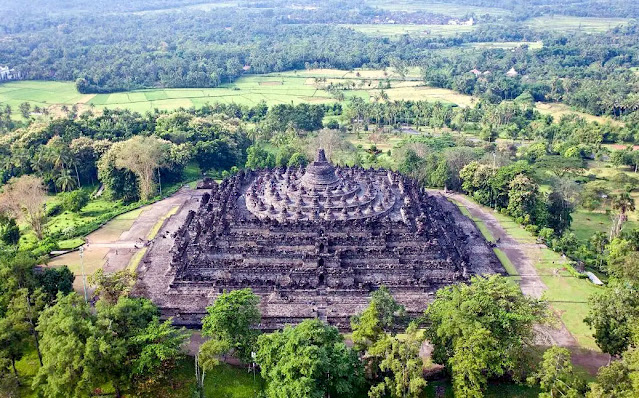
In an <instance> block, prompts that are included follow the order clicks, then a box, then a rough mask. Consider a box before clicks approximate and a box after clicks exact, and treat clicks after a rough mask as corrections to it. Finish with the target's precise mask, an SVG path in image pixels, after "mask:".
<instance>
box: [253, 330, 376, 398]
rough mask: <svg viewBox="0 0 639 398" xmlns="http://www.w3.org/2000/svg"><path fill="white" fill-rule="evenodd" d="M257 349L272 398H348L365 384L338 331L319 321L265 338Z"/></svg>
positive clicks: (359, 369)
mask: <svg viewBox="0 0 639 398" xmlns="http://www.w3.org/2000/svg"><path fill="white" fill-rule="evenodd" d="M257 345H258V347H259V349H258V352H257V363H258V364H259V365H260V368H261V373H262V377H264V379H265V380H267V382H268V386H267V390H266V394H267V396H268V397H270V398H324V397H326V396H330V397H334V398H340V397H343V398H347V397H352V396H355V395H356V393H357V392H358V391H359V390H360V388H361V386H362V384H363V376H362V373H363V372H362V368H361V364H360V362H359V360H358V359H357V356H356V355H355V353H354V352H353V351H352V350H351V349H350V348H348V347H347V346H346V344H344V339H343V337H342V336H341V335H340V334H339V331H338V330H337V328H335V327H333V326H328V325H326V324H324V323H322V322H321V321H320V320H318V319H313V320H305V321H303V322H302V323H300V324H299V325H297V326H295V327H291V326H287V327H286V328H285V329H284V330H282V331H279V332H274V333H271V334H263V335H261V336H260V337H259V339H258V343H257Z"/></svg>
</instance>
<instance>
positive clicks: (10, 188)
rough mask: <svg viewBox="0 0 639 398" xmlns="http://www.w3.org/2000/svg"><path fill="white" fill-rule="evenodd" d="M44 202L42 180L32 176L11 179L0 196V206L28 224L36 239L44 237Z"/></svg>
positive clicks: (44, 195) (44, 194)
mask: <svg viewBox="0 0 639 398" xmlns="http://www.w3.org/2000/svg"><path fill="white" fill-rule="evenodd" d="M45 201H46V191H45V190H44V185H43V182H42V179H41V178H38V177H36V176H32V175H25V176H22V177H19V178H12V179H11V180H9V183H8V184H7V185H6V186H5V188H4V192H3V193H2V195H1V196H0V206H2V207H3V208H4V209H8V210H9V211H11V212H12V213H13V215H14V216H15V217H16V218H21V219H23V220H25V221H26V222H27V223H29V225H30V226H31V228H32V229H33V232H34V233H35V234H36V236H37V237H38V239H42V237H43V236H44V226H45V222H46V212H45V209H44V203H45Z"/></svg>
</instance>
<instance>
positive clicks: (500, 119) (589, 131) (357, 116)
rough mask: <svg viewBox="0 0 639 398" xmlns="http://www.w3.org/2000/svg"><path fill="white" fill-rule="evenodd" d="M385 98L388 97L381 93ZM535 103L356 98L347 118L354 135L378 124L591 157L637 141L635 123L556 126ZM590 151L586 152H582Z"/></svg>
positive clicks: (569, 121)
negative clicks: (572, 148) (605, 147)
mask: <svg viewBox="0 0 639 398" xmlns="http://www.w3.org/2000/svg"><path fill="white" fill-rule="evenodd" d="M381 97H382V98H381V99H384V98H385V93H384V92H383V90H382V91H381ZM533 102H534V101H533V98H532V95H531V94H530V93H528V92H526V93H523V94H522V95H520V96H519V97H517V98H515V99H514V101H512V102H511V101H506V102H501V103H499V104H493V103H491V102H490V101H485V100H480V101H479V102H478V103H477V104H476V105H475V106H473V107H456V106H452V105H449V104H444V103H441V102H429V101H403V100H399V101H388V100H386V101H378V102H367V101H364V100H362V99H361V98H353V99H352V100H350V102H349V103H348V106H347V107H346V109H345V113H346V116H347V117H348V119H349V121H350V124H351V125H352V126H353V128H354V129H355V130H362V129H364V130H368V129H369V127H371V126H375V125H376V126H377V127H384V126H390V127H393V128H401V127H402V126H412V127H415V128H419V127H431V128H437V129H440V128H449V129H451V130H454V131H461V132H464V133H469V134H473V135H476V136H478V137H479V138H481V139H483V140H485V141H489V142H493V141H495V139H496V138H497V137H502V138H510V139H514V140H517V139H528V140H530V139H539V140H544V141H547V143H548V145H549V146H554V145H558V144H566V143H568V142H570V143H573V144H575V145H578V144H583V145H586V146H588V145H590V147H591V148H590V151H591V154H594V153H595V152H596V151H597V149H598V148H594V147H597V146H598V145H599V144H602V143H616V142H629V143H632V142H637V139H639V124H637V123H626V124H625V125H616V124H614V125H613V124H610V123H607V124H599V123H592V122H587V121H585V120H583V119H581V118H579V117H575V116H567V117H562V118H560V120H559V121H558V123H555V122H554V119H553V117H552V116H550V115H543V114H541V113H539V112H538V111H536V110H535V109H534V105H533ZM409 131H410V129H409ZM593 146H594V147H593ZM588 150H589V149H588V148H585V147H584V148H582V150H580V152H587V151H588ZM593 156H594V155H593Z"/></svg>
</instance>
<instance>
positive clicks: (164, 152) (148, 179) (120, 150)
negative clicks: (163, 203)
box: [99, 136, 172, 200]
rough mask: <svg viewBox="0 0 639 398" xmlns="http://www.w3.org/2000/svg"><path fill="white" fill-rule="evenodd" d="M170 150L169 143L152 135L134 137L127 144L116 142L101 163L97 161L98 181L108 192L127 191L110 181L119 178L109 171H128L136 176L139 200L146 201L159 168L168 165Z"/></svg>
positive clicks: (149, 196)
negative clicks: (100, 181)
mask: <svg viewBox="0 0 639 398" xmlns="http://www.w3.org/2000/svg"><path fill="white" fill-rule="evenodd" d="M171 148H172V144H171V143H170V142H168V141H164V140H161V139H159V138H157V137H153V136H151V137H145V136H135V137H133V138H131V139H129V140H127V141H123V142H117V143H115V144H113V145H112V146H111V148H109V150H108V152H107V153H106V154H105V155H103V158H104V160H103V159H101V160H100V165H99V172H100V179H101V180H102V182H103V183H105V184H108V185H109V186H110V188H111V189H116V190H122V189H127V187H119V186H118V184H117V181H112V180H113V178H122V176H114V175H113V173H114V171H113V170H111V169H112V168H114V167H115V168H116V169H120V170H126V171H129V172H131V173H133V174H134V175H135V177H136V181H137V186H138V189H139V194H140V198H141V199H143V200H148V199H150V198H151V197H152V196H153V195H154V194H155V179H156V177H158V174H157V173H158V169H159V168H161V167H164V166H166V165H168V163H169V155H170V153H171ZM128 185H130V182H129V183H128ZM129 189H130V187H129ZM118 193H120V192H118Z"/></svg>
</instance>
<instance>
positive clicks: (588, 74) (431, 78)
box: [421, 24, 639, 122]
mask: <svg viewBox="0 0 639 398" xmlns="http://www.w3.org/2000/svg"><path fill="white" fill-rule="evenodd" d="M638 38H639V25H637V24H629V25H627V26H624V27H617V28H615V29H612V30H611V31H609V32H606V33H604V34H591V35H590V34H575V35H573V36H571V37H562V36H554V35H549V36H546V37H545V39H544V46H543V48H541V49H538V50H530V49H527V48H525V47H523V48H517V49H515V50H513V51H510V50H486V51H462V50H458V51H453V52H447V53H436V52H435V53H431V54H430V55H427V56H425V57H424V59H423V61H421V62H422V63H423V65H424V79H425V81H426V82H427V83H428V84H430V85H433V86H436V87H445V88H449V89H453V90H456V91H459V92H461V93H464V94H472V95H476V96H479V97H482V98H485V99H487V100H489V101H491V102H500V101H502V100H511V99H514V98H516V97H518V96H519V95H521V94H523V93H524V92H529V93H530V94H531V95H532V97H533V98H534V100H535V101H551V102H555V101H557V102H563V103H566V104H569V105H572V106H574V107H576V108H578V109H581V110H584V111H585V112H588V113H591V114H594V115H611V116H615V117H625V116H627V117H629V119H630V120H633V121H635V122H636V119H637V118H638V116H637V114H636V111H637V110H639V96H637V94H636V90H635V87H636V85H637V84H638V83H639V75H637V74H636V73H634V72H633V71H632V70H631V69H630V68H631V67H636V66H638V65H639V63H638V61H637V59H638V58H637V55H638V52H639V47H638V46H637V43H639V40H637V39H638ZM629 115H631V116H629Z"/></svg>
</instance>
